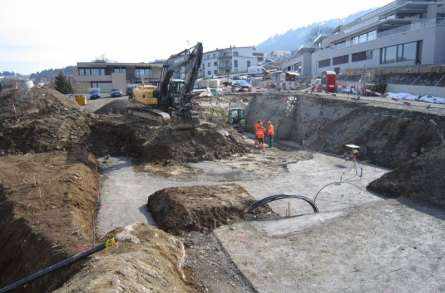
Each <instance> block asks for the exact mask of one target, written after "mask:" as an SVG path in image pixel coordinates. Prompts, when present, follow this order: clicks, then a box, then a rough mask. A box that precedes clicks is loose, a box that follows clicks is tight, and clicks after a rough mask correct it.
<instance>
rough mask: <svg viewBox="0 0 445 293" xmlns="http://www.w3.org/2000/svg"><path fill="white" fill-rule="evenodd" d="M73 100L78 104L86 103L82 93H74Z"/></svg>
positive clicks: (83, 104)
mask: <svg viewBox="0 0 445 293" xmlns="http://www.w3.org/2000/svg"><path fill="white" fill-rule="evenodd" d="M74 100H75V101H76V103H77V104H78V105H80V106H85V105H86V104H87V97H86V96H84V95H76V96H74Z"/></svg>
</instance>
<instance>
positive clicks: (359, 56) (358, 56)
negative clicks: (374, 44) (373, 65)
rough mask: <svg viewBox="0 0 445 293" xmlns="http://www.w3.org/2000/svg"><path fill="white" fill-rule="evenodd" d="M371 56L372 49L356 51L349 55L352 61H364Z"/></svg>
mask: <svg viewBox="0 0 445 293" xmlns="http://www.w3.org/2000/svg"><path fill="white" fill-rule="evenodd" d="M372 58H373V51H372V50H368V51H362V52H357V53H354V54H352V55H351V61H352V62H359V61H364V60H370V59H372Z"/></svg>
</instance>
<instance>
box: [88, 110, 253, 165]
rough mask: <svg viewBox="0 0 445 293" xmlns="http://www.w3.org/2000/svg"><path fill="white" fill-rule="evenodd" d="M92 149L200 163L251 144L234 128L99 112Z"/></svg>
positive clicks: (154, 159)
mask: <svg viewBox="0 0 445 293" xmlns="http://www.w3.org/2000/svg"><path fill="white" fill-rule="evenodd" d="M90 127H91V131H92V133H91V136H90V140H89V145H90V148H91V149H92V150H93V152H94V153H95V154H97V155H98V156H103V155H109V154H111V155H128V156H130V157H132V158H135V159H137V160H140V161H143V162H162V161H175V162H197V161H202V160H215V159H222V158H225V157H229V156H230V155H232V154H235V153H244V152H247V150H248V145H247V144H246V143H245V142H244V140H243V138H242V137H241V136H240V135H239V134H238V133H237V132H236V131H234V130H224V129H219V128H217V127H214V126H211V125H210V124H206V125H202V126H199V127H197V128H194V129H191V128H188V129H184V128H181V127H178V126H175V125H174V124H172V125H163V126H156V125H150V124H148V123H147V120H145V119H141V118H137V117H127V116H123V115H97V117H96V119H95V120H94V122H93V123H92V124H91V125H90Z"/></svg>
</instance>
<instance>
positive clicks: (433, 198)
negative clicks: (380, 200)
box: [367, 146, 445, 207]
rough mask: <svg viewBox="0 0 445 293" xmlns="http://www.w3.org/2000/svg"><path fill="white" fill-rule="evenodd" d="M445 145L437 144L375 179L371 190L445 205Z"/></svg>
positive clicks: (369, 188)
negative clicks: (439, 145) (428, 150)
mask: <svg viewBox="0 0 445 293" xmlns="http://www.w3.org/2000/svg"><path fill="white" fill-rule="evenodd" d="M444 174H445V146H441V147H437V148H435V149H433V150H432V151H430V152H428V153H426V154H423V155H421V156H419V157H417V158H415V159H413V160H410V161H408V162H405V163H404V164H403V165H402V166H400V167H399V168H397V169H395V170H394V171H392V172H389V173H387V174H385V175H383V176H382V177H381V178H379V179H377V180H375V181H373V182H371V183H370V184H369V185H368V187H367V188H368V190H370V191H372V192H376V193H379V194H382V195H384V196H388V197H409V198H416V199H421V200H426V201H429V202H430V203H433V204H435V205H440V206H443V207H445V192H444V191H445V180H444Z"/></svg>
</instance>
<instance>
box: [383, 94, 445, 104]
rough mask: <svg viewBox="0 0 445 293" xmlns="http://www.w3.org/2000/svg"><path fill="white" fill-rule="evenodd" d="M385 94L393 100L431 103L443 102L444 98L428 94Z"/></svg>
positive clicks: (444, 102) (444, 101)
mask: <svg viewBox="0 0 445 293" xmlns="http://www.w3.org/2000/svg"><path fill="white" fill-rule="evenodd" d="M387 96H388V97H389V98H391V99H393V100H404V101H420V102H425V103H433V104H445V98H442V97H434V96H430V95H426V96H421V97H419V96H415V95H412V94H409V93H388V94H387Z"/></svg>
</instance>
